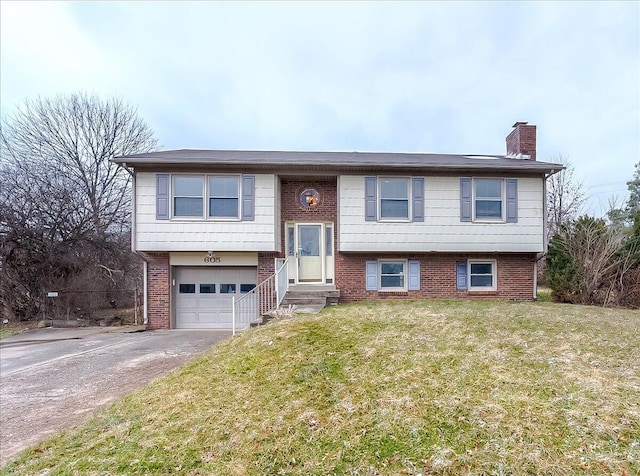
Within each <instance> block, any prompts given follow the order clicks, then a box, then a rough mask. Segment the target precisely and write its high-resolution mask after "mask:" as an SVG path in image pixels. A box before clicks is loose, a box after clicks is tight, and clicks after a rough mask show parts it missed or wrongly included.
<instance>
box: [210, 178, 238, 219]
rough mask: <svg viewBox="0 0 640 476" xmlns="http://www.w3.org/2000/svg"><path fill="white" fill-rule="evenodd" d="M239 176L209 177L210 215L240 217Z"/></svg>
mask: <svg viewBox="0 0 640 476" xmlns="http://www.w3.org/2000/svg"><path fill="white" fill-rule="evenodd" d="M239 188H240V180H239V177H235V176H218V177H209V216H210V217H216V218H238V211H239V207H238V202H239V199H238V195H239Z"/></svg>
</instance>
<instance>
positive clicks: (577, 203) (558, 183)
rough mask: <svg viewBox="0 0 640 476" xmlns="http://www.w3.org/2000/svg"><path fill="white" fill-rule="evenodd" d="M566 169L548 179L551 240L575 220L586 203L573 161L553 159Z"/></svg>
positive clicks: (548, 215) (560, 157)
mask: <svg viewBox="0 0 640 476" xmlns="http://www.w3.org/2000/svg"><path fill="white" fill-rule="evenodd" d="M551 161H552V162H554V163H558V164H561V165H564V166H565V167H566V168H565V169H564V170H562V171H560V172H558V173H557V174H554V175H552V176H551V177H549V178H548V179H547V224H548V232H549V239H551V238H552V237H553V236H554V235H555V234H556V233H558V231H559V230H560V227H561V226H562V225H563V224H565V223H568V222H570V221H572V220H575V219H576V218H577V217H578V215H579V214H580V211H581V210H582V206H583V205H584V201H585V193H584V186H583V184H582V182H579V181H577V180H576V177H575V171H574V168H573V165H572V163H571V161H570V160H569V159H568V158H567V157H566V156H564V155H558V156H557V157H554V158H552V159H551Z"/></svg>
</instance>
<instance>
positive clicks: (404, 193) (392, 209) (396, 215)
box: [380, 177, 409, 220]
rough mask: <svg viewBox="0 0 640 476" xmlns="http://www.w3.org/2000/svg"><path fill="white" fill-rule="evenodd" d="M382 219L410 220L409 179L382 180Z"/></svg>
mask: <svg viewBox="0 0 640 476" xmlns="http://www.w3.org/2000/svg"><path fill="white" fill-rule="evenodd" d="M380 218H381V219H391V220H393V219H400V220H408V219H409V179H408V178H389V177H382V178H380Z"/></svg>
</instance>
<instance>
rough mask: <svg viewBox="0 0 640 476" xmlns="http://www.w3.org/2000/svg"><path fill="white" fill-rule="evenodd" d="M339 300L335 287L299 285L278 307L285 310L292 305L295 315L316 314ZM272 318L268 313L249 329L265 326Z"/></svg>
mask: <svg viewBox="0 0 640 476" xmlns="http://www.w3.org/2000/svg"><path fill="white" fill-rule="evenodd" d="M339 299H340V291H339V290H338V289H336V288H335V286H323V285H309V284H307V285H300V284H299V285H296V286H291V287H290V288H289V291H287V294H285V296H284V299H283V300H282V304H280V307H281V308H285V309H286V308H287V307H289V306H290V305H294V306H295V307H296V309H295V312H296V314H298V313H302V314H317V313H319V312H320V311H321V310H322V308H324V307H325V306H327V305H330V304H337V303H338V300H339ZM273 318H274V316H273V315H272V314H271V313H269V314H267V315H265V316H262V322H260V323H252V324H251V327H255V326H258V325H263V324H266V323H267V322H268V321H270V320H271V319H273Z"/></svg>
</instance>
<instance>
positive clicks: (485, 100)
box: [0, 0, 640, 214]
mask: <svg viewBox="0 0 640 476" xmlns="http://www.w3.org/2000/svg"><path fill="white" fill-rule="evenodd" d="M0 9H1V10H0V17H1V35H2V36H1V59H0V61H1V76H0V81H1V83H0V85H1V113H2V116H3V117H5V116H6V115H7V114H9V115H10V114H11V113H12V111H13V110H15V108H16V106H17V105H19V103H20V102H22V101H23V100H24V99H25V98H35V97H37V96H39V95H40V96H55V95H57V94H68V93H72V92H78V91H86V92H89V93H96V94H98V95H99V96H101V97H103V98H110V97H112V96H118V97H120V98H122V99H123V100H125V101H126V102H128V103H130V104H132V105H134V106H137V107H138V112H139V114H140V116H141V117H143V118H144V119H145V120H146V121H147V123H148V124H149V126H150V127H151V128H152V129H153V130H154V131H155V134H156V137H157V138H158V139H159V141H160V144H161V145H162V148H163V149H181V148H209V149H249V150H250V149H263V150H264V149H266V150H341V151H385V152H441V153H465V154H466V153H468V154H503V153H505V144H504V138H505V137H506V135H507V134H508V133H509V131H510V130H511V126H512V125H513V123H514V122H516V121H528V122H529V123H531V124H536V125H537V126H538V160H544V161H553V159H554V157H557V156H558V155H559V154H563V155H565V156H567V157H568V158H569V159H570V160H571V161H572V162H573V164H574V167H575V170H576V174H577V176H578V177H579V178H580V179H581V180H583V181H584V185H585V188H586V190H587V193H588V195H589V198H590V200H589V205H588V210H587V211H589V212H591V213H596V214H599V213H600V211H601V210H600V209H601V206H602V207H606V204H607V202H608V200H609V198H610V197H612V196H614V197H617V198H618V199H620V200H622V199H626V190H627V188H626V185H625V182H626V181H628V180H630V179H631V177H632V174H633V171H634V164H635V163H636V162H638V161H639V160H640V3H639V2H634V1H628V2H607V3H599V2H577V3H571V2H531V3H529V2H514V3H509V2H486V3H483V2H474V3H471V2H464V3H453V2H446V3H444V2H442V3H440V2H424V3H421V2H407V3H401V2H390V3H384V2H372V3H367V2H353V3H350V2H344V3H342V2H304V3H294V2H278V3H270V2H247V3H236V2H233V3H208V2H193V3H189V2H179V3H178V2H175V3H173V2H95V3H90V2H16V1H5V0H3V1H2V2H0Z"/></svg>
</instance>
